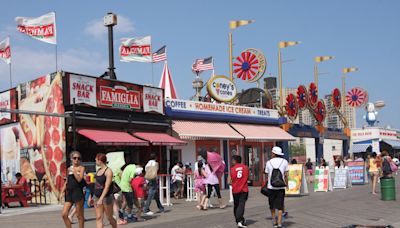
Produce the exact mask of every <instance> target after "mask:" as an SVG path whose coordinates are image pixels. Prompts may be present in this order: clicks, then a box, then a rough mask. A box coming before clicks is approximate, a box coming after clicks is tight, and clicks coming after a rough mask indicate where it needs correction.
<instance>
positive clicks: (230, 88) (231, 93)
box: [207, 75, 236, 102]
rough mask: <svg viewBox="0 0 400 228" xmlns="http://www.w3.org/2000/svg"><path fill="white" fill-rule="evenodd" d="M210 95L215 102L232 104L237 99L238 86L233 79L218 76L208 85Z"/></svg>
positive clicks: (211, 79) (209, 81)
mask: <svg viewBox="0 0 400 228" xmlns="http://www.w3.org/2000/svg"><path fill="white" fill-rule="evenodd" d="M207 91H208V94H210V96H211V97H212V98H214V100H216V101H220V102H230V101H232V100H233V99H234V98H235V97H236V85H235V83H233V81H232V80H231V79H229V78H228V77H226V76H223V75H216V76H214V77H212V78H210V80H208V83H207Z"/></svg>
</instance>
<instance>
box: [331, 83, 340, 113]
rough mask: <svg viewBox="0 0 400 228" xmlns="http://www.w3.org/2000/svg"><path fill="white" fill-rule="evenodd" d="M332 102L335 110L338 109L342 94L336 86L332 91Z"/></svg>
mask: <svg viewBox="0 0 400 228" xmlns="http://www.w3.org/2000/svg"><path fill="white" fill-rule="evenodd" d="M332 104H333V107H334V108H335V109H336V110H338V109H340V107H341V106H342V95H341V93H340V90H339V89H338V88H335V89H334V90H333V91H332Z"/></svg>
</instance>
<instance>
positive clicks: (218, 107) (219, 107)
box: [165, 99, 279, 119]
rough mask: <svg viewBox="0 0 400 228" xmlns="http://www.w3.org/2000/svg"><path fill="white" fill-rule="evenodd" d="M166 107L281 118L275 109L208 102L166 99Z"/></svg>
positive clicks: (178, 109)
mask: <svg viewBox="0 0 400 228" xmlns="http://www.w3.org/2000/svg"><path fill="white" fill-rule="evenodd" d="M165 106H166V107H168V108H171V110H173V111H195V112H204V113H221V114H233V115H238V116H247V117H262V118H276V119H277V118H279V116H278V111H277V110H274V109H265V108H254V107H245V106H235V105H226V104H214V103H208V102H198V101H187V100H178V99H166V100H165Z"/></svg>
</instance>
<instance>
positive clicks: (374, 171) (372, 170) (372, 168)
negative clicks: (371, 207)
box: [368, 152, 379, 195]
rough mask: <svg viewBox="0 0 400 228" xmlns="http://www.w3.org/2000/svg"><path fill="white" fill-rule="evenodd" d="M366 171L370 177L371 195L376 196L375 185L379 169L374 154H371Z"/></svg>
mask: <svg viewBox="0 0 400 228" xmlns="http://www.w3.org/2000/svg"><path fill="white" fill-rule="evenodd" d="M368 170H369V174H370V176H371V182H372V194H374V195H376V183H377V182H378V178H379V168H378V160H377V158H376V153H375V152H373V153H372V154H371V158H370V159H369V163H368Z"/></svg>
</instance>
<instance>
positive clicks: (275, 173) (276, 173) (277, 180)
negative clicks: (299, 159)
mask: <svg viewBox="0 0 400 228" xmlns="http://www.w3.org/2000/svg"><path fill="white" fill-rule="evenodd" d="M282 163H283V159H282V161H281V164H280V165H279V167H278V168H275V167H273V166H272V163H271V166H272V168H273V170H272V174H271V186H272V187H275V188H282V187H285V186H286V183H285V180H283V175H282V172H281V170H280V169H279V168H280V167H281V165H282Z"/></svg>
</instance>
